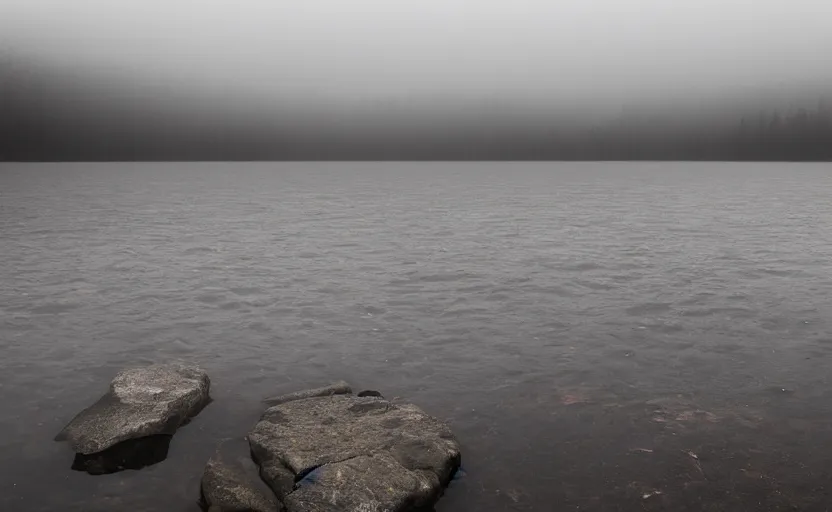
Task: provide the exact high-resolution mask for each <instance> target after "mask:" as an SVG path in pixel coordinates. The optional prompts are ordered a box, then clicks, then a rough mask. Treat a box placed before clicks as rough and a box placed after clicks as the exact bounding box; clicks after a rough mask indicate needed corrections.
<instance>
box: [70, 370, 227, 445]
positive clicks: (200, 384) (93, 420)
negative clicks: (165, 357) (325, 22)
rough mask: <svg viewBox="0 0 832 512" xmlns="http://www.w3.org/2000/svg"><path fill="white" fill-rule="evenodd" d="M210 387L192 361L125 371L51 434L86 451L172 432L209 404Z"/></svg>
mask: <svg viewBox="0 0 832 512" xmlns="http://www.w3.org/2000/svg"><path fill="white" fill-rule="evenodd" d="M210 386H211V381H210V380H209V379H208V375H207V374H206V373H205V372H204V371H202V370H201V369H199V368H197V367H195V366H186V365H181V364H159V365H152V366H147V367H144V368H132V369H128V370H123V371H121V372H120V373H119V374H118V375H116V377H115V379H113V381H112V383H111V384H110V390H109V392H108V393H107V394H106V395H104V396H103V397H101V398H100V399H99V400H98V402H96V403H95V404H93V405H92V406H90V407H88V408H87V409H84V410H83V411H81V412H80V413H79V414H78V415H77V416H75V418H73V420H72V421H70V422H69V424H68V425H67V426H66V427H64V429H63V430H62V431H61V432H60V433H59V434H58V436H57V437H56V438H55V439H56V440H57V441H68V442H69V444H70V446H72V449H73V450H75V451H76V452H77V453H81V454H85V455H88V454H92V453H97V452H100V451H102V450H105V449H107V448H110V447H111V446H114V445H116V444H118V443H120V442H122V441H127V440H130V439H138V438H141V437H147V436H153V435H159V434H164V435H173V434H174V433H175V432H176V430H177V429H178V428H179V427H180V426H181V425H182V424H183V423H185V422H187V421H188V420H189V419H190V418H192V417H193V416H195V415H196V414H198V413H199V411H200V410H202V408H203V407H205V405H207V404H208V402H209V401H210V397H209V394H208V392H209V388H210Z"/></svg>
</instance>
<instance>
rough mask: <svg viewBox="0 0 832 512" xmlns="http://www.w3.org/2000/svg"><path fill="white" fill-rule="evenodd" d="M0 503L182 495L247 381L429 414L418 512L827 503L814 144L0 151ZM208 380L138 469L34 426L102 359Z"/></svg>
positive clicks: (49, 505)
mask: <svg viewBox="0 0 832 512" xmlns="http://www.w3.org/2000/svg"><path fill="white" fill-rule="evenodd" d="M0 250H1V251H2V253H0V255H1V256H2V258H0V354H2V356H1V357H0V367H2V373H0V405H2V408H0V510H3V511H6V510H9V511H12V510H14V511H54V510H62V511H79V512H80V511H84V512H89V511H102V512H104V511H110V512H111V511H113V510H130V511H134V512H135V511H151V510H165V511H194V510H197V507H196V498H197V497H198V485H199V478H200V476H201V471H202V468H203V466H204V463H205V461H206V460H207V458H208V457H209V456H210V454H211V453H212V451H213V449H214V446H215V444H216V442H217V441H218V440H220V439H224V438H232V437H240V436H242V435H244V434H246V433H247V432H248V430H249V429H250V428H251V427H252V425H253V424H254V422H255V421H256V420H257V417H258V416H259V414H260V413H261V412H262V410H263V406H262V404H260V402H259V401H260V400H261V399H262V398H263V397H265V396H269V395H273V394H277V393H282V392H289V391H295V390H298V389H302V388H304V387H309V386H319V385H323V384H327V383H329V382H331V381H334V380H337V379H345V380H347V381H349V382H351V383H352V384H353V385H354V386H355V387H357V388H362V389H363V388H371V389H378V390H380V391H382V392H383V393H384V394H385V395H386V396H388V397H393V396H397V397H401V398H402V399H406V400H408V401H412V402H415V403H417V404H419V405H420V406H422V407H423V408H424V409H425V410H426V411H428V412H429V413H431V414H434V415H436V416H438V417H440V418H443V419H446V420H447V421H448V422H449V423H450V424H451V425H452V427H453V428H454V430H455V432H456V433H457V435H458V437H459V439H460V441H461V443H462V445H463V466H464V468H465V474H464V476H462V477H461V478H460V479H458V480H456V481H455V482H454V483H453V484H452V486H451V488H450V489H449V491H448V492H447V494H446V496H445V498H444V499H443V500H442V501H441V502H440V505H439V507H438V511H439V512H449V511H472V512H473V511H492V510H494V511H500V510H676V511H685V510H690V511H699V510H720V511H721V510H819V511H820V510H827V509H828V508H832V478H830V477H832V474H831V473H832V449H830V446H832V390H830V382H829V381H830V378H829V374H830V361H832V167H831V166H829V165H828V164H822V165H803V164H800V165H798V164H742V165H739V164H677V163H662V164H643V163H631V164H629V163H628V164H615V163H610V164H597V163H586V164H558V163H555V164H512V163H499V164H497V163H494V164H479V163H473V164H438V163H435V164H386V163H377V164H362V163H348V164H285V163H280V164H243V163H228V164H225V163H223V164H219V163H211V164H180V163H170V164H70V165H67V164H48V165H19V164H0ZM172 359H181V360H185V361H192V362H197V363H199V364H200V365H202V366H203V367H205V368H206V369H207V370H208V371H209V373H210V375H211V377H212V381H213V388H212V389H213V393H212V394H213V396H214V398H215V402H214V403H212V404H211V405H210V406H209V407H208V408H207V409H205V410H204V411H203V412H202V414H201V415H200V416H198V417H197V418H196V420H194V421H193V422H192V423H191V424H190V425H188V426H186V427H184V428H183V429H182V430H180V432H179V433H178V434H177V435H176V437H175V438H174V439H173V442H172V443H171V449H170V455H169V457H168V459H167V460H165V461H164V462H161V463H160V464H157V465H155V466H151V467H149V468H145V469H143V470H141V471H126V472H122V473H118V474H114V475H108V476H90V475H87V474H85V473H79V472H75V471H71V470H70V465H71V463H72V453H71V451H70V450H69V448H68V447H67V446H65V445H63V444H59V443H55V442H53V441H52V438H53V437H54V435H55V434H56V433H57V432H58V431H59V430H60V429H61V427H63V425H64V424H65V423H66V422H67V421H69V420H70V419H71V418H72V416H73V415H74V414H75V413H77V412H78V411H79V410H80V409H82V408H83V407H85V406H87V405H89V404H91V403H92V402H93V401H94V400H96V399H97V398H98V396H100V394H101V393H103V392H104V391H105V390H106V387H107V384H108V382H109V380H110V379H111V378H112V377H113V376H114V374H115V373H116V372H117V371H118V369H120V368H122V367H124V366H128V365H136V364H143V363H150V362H154V361H168V360H172Z"/></svg>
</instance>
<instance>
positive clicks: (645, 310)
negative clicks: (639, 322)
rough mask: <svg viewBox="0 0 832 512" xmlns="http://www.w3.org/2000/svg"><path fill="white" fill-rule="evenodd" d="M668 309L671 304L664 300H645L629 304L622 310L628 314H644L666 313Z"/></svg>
mask: <svg viewBox="0 0 832 512" xmlns="http://www.w3.org/2000/svg"><path fill="white" fill-rule="evenodd" d="M670 309H671V304H669V303H666V302H647V303H644V304H637V305H635V306H630V307H628V308H626V309H625V310H624V312H625V313H627V314H628V315H630V316H645V315H657V314H661V313H667V312H668V311H670Z"/></svg>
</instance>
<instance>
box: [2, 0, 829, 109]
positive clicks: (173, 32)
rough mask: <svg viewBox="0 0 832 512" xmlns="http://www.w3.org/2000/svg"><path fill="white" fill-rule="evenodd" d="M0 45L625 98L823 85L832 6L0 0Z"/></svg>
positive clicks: (177, 69) (181, 75) (302, 81)
mask: <svg viewBox="0 0 832 512" xmlns="http://www.w3.org/2000/svg"><path fill="white" fill-rule="evenodd" d="M0 43H2V50H3V51H6V52H11V53H13V54H18V55H24V56H28V57H31V58H36V59H41V60H46V61H49V62H53V63H60V64H63V65H64V66H67V67H71V68H72V69H74V70H75V71H76V72H81V73H87V72H88V73H91V74H92V75H95V76H112V77H119V78H125V77H126V78H129V79H131V80H137V81H138V82H141V83H147V84H157V85H159V84H161V85H168V86H175V87H177V88H187V89H189V90H192V91H213V92H217V91H221V92H223V93H224V94H228V95H230V96H239V97H249V98H250V97H259V98H284V99H285V98H287V97H293V98H298V99H307V100H314V99H315V98H330V99H332V98H336V99H366V98H382V97H388V98H390V97H392V98H408V97H413V96H423V97H424V96H430V95H435V96H436V95H438V96H443V97H514V98H517V97H521V98H531V99H538V98H542V99H548V100H556V101H562V102H579V101H582V100H584V99H594V100H600V99H613V100H615V101H618V102H623V101H625V100H629V99H632V98H647V97H656V96H673V95H675V94H679V93H682V94H687V93H690V92H695V93H696V94H701V95H707V94H711V93H712V92H714V91H725V90H735V91H736V90H743V89H744V88H750V87H756V86H760V85H772V86H778V84H785V85H788V84H793V83H806V82H812V81H819V80H823V79H829V78H830V71H828V70H827V69H826V68H829V67H830V66H828V57H829V51H830V50H832V2H830V1H829V0H788V1H787V0H744V1H743V0H568V1H567V0H563V1H556V0H538V1H535V0H510V1H509V0H293V1H284V0H234V1H232V0H226V1H221V0H130V1H127V0H72V1H68V0H5V1H3V2H0ZM619 104H620V103H619Z"/></svg>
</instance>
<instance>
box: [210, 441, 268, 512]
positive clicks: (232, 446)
mask: <svg viewBox="0 0 832 512" xmlns="http://www.w3.org/2000/svg"><path fill="white" fill-rule="evenodd" d="M201 492H202V504H203V505H204V506H205V508H207V509H208V510H209V511H210V512H277V511H278V510H280V509H281V506H280V503H279V502H278V501H277V499H276V498H275V496H274V494H273V493H272V491H271V489H269V488H268V487H267V486H266V484H265V483H263V481H262V480H260V476H259V475H258V471H257V466H256V465H255V464H254V462H253V461H252V460H251V456H250V454H249V446H248V443H247V442H246V441H245V440H244V439H240V440H234V441H228V442H225V443H223V444H222V445H220V447H219V449H218V450H217V452H216V454H214V456H213V457H211V459H210V460H209V461H208V464H207V465H206V466H205V473H204V474H203V475H202V483H201Z"/></svg>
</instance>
